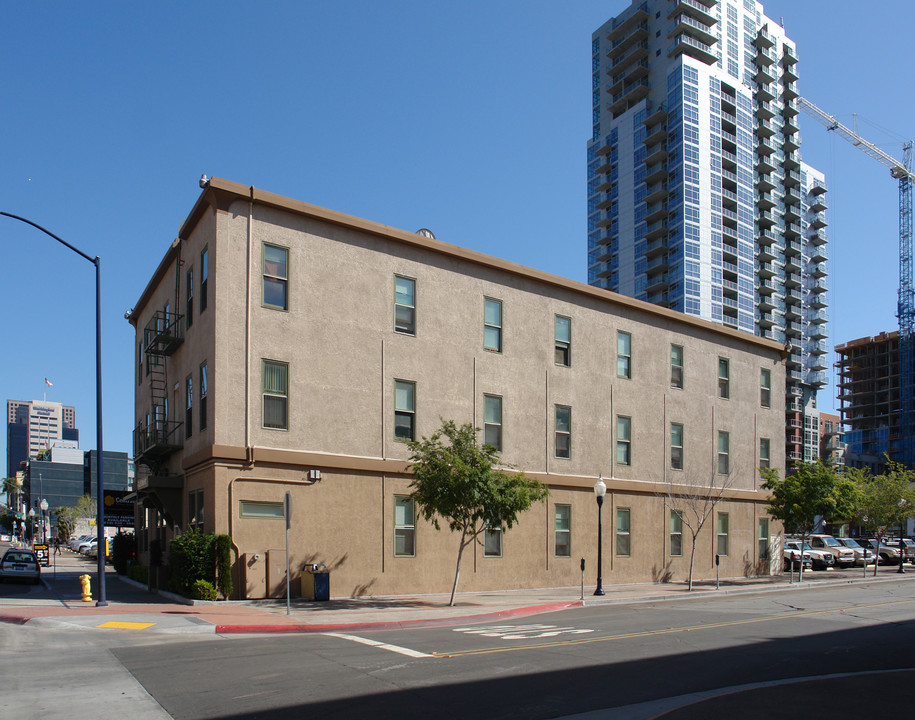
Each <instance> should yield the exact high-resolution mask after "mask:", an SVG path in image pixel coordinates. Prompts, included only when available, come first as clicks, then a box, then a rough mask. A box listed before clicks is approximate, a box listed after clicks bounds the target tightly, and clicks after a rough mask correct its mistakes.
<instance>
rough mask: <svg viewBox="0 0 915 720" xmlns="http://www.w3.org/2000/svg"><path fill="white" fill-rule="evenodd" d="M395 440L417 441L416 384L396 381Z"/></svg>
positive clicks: (407, 381)
mask: <svg viewBox="0 0 915 720" xmlns="http://www.w3.org/2000/svg"><path fill="white" fill-rule="evenodd" d="M394 439H395V440H401V441H404V442H406V441H407V440H415V439H416V383H414V382H411V381H409V380H395V381H394Z"/></svg>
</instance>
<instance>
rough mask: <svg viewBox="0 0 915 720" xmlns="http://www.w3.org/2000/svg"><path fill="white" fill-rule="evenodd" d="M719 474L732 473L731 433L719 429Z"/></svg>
mask: <svg viewBox="0 0 915 720" xmlns="http://www.w3.org/2000/svg"><path fill="white" fill-rule="evenodd" d="M722 468H723V469H722ZM718 474H719V475H730V474H731V433H729V432H728V431H727V430H719V431H718Z"/></svg>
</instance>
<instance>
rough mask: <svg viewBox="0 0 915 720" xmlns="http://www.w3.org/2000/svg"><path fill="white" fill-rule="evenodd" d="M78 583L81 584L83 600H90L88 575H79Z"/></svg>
mask: <svg viewBox="0 0 915 720" xmlns="http://www.w3.org/2000/svg"><path fill="white" fill-rule="evenodd" d="M79 584H80V585H82V590H83V602H92V588H91V587H90V586H89V576H88V575H80V576H79Z"/></svg>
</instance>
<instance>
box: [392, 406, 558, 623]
mask: <svg viewBox="0 0 915 720" xmlns="http://www.w3.org/2000/svg"><path fill="white" fill-rule="evenodd" d="M478 430H479V429H478V428H474V427H473V425H471V424H470V423H467V424H464V425H462V426H461V427H458V426H457V425H456V424H455V422H454V421H453V420H447V421H445V420H443V421H442V426H441V428H440V429H439V430H437V431H436V432H435V433H433V434H432V436H431V437H428V438H427V437H423V439H422V440H420V441H410V442H409V447H410V453H411V455H410V462H411V465H410V469H411V470H412V472H413V482H412V483H411V484H410V489H411V490H412V494H411V495H412V497H413V500H414V501H415V502H416V504H417V506H418V507H419V510H420V512H421V513H422V515H423V517H424V518H425V519H426V520H430V521H431V522H432V525H433V527H435V529H436V530H439V529H440V525H439V518H441V520H443V521H444V522H446V523H447V524H448V527H449V528H450V529H451V531H452V532H456V533H460V542H459V545H458V554H457V564H456V567H455V572H454V584H453V585H452V588H451V601H450V603H449V604H450V605H454V594H455V592H456V591H457V586H458V580H459V578H460V575H461V558H462V557H463V554H464V550H465V549H466V548H467V547H468V546H469V545H470V544H471V543H473V542H479V538H480V536H481V535H482V534H483V533H484V532H485V531H486V530H501V531H504V530H507V529H508V528H511V527H512V525H514V524H515V522H516V521H517V519H518V515H519V514H520V513H522V512H524V511H526V510H527V509H528V508H530V506H531V505H532V504H533V503H535V502H539V501H542V500H543V499H544V498H545V497H546V496H547V494H548V492H549V491H548V489H547V487H546V486H545V485H543V484H542V483H540V482H538V481H537V480H534V479H532V478H529V477H527V476H526V475H525V474H524V473H523V472H515V471H510V470H506V469H504V468H505V467H506V466H504V465H500V462H499V454H498V452H497V451H496V449H495V448H494V447H492V446H491V445H482V446H481V445H479V444H478V443H477V435H476V434H477V432H478Z"/></svg>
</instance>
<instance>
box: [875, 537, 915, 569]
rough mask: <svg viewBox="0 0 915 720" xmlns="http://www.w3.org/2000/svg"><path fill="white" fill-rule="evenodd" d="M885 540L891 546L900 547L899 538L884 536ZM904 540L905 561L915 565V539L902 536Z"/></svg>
mask: <svg viewBox="0 0 915 720" xmlns="http://www.w3.org/2000/svg"><path fill="white" fill-rule="evenodd" d="M883 542H885V543H886V544H887V545H889V546H890V547H894V548H896V549H897V550H898V549H899V538H883ZM902 542H903V543H905V555H904V557H905V561H906V562H910V563H912V564H913V565H915V540H910V539H909V538H902Z"/></svg>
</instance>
